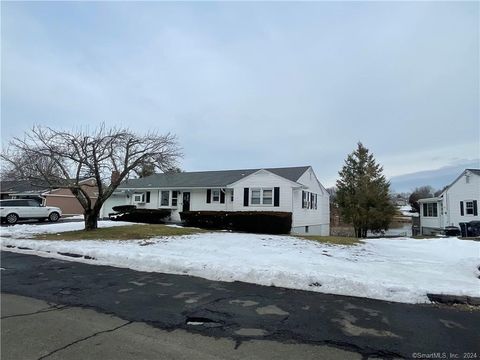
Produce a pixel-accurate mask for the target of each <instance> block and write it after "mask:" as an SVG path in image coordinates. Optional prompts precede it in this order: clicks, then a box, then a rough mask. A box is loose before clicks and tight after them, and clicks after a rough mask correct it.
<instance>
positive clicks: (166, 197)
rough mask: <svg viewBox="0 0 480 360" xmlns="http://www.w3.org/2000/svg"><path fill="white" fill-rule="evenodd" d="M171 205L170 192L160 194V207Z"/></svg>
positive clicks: (163, 191)
mask: <svg viewBox="0 0 480 360" xmlns="http://www.w3.org/2000/svg"><path fill="white" fill-rule="evenodd" d="M169 205H170V191H169V190H162V191H161V192H160V206H169Z"/></svg>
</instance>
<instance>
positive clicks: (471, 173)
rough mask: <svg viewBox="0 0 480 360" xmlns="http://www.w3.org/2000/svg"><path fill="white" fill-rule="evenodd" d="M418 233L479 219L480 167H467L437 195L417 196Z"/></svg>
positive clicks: (439, 230) (427, 232)
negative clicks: (418, 208) (418, 198)
mask: <svg viewBox="0 0 480 360" xmlns="http://www.w3.org/2000/svg"><path fill="white" fill-rule="evenodd" d="M418 202H419V204H420V233H421V234H424V235H428V234H434V233H439V232H441V231H443V230H444V229H445V228H446V227H447V226H457V227H459V226H460V225H459V224H460V223H464V222H470V221H480V216H479V213H478V204H479V203H480V169H466V170H465V171H463V172H462V173H461V174H460V176H459V177H457V178H456V179H455V181H453V182H452V183H451V184H450V185H449V186H447V187H446V188H445V190H443V192H442V193H441V194H440V195H439V196H438V197H433V198H428V199H420V200H418Z"/></svg>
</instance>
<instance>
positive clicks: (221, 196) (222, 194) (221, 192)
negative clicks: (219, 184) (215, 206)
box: [220, 189, 225, 204]
mask: <svg viewBox="0 0 480 360" xmlns="http://www.w3.org/2000/svg"><path fill="white" fill-rule="evenodd" d="M220 204H225V189H220Z"/></svg>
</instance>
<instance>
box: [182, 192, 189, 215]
mask: <svg viewBox="0 0 480 360" xmlns="http://www.w3.org/2000/svg"><path fill="white" fill-rule="evenodd" d="M182 211H190V193H189V192H183V208H182Z"/></svg>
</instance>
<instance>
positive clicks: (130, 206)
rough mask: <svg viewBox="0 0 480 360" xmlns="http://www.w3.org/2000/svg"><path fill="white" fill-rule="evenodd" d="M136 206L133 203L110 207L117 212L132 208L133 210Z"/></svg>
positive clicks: (127, 210) (128, 210)
mask: <svg viewBox="0 0 480 360" xmlns="http://www.w3.org/2000/svg"><path fill="white" fill-rule="evenodd" d="M136 208H137V207H136V206H135V205H119V206H114V207H112V210H113V211H115V212H117V213H126V212H130V211H132V210H135V209H136Z"/></svg>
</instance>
